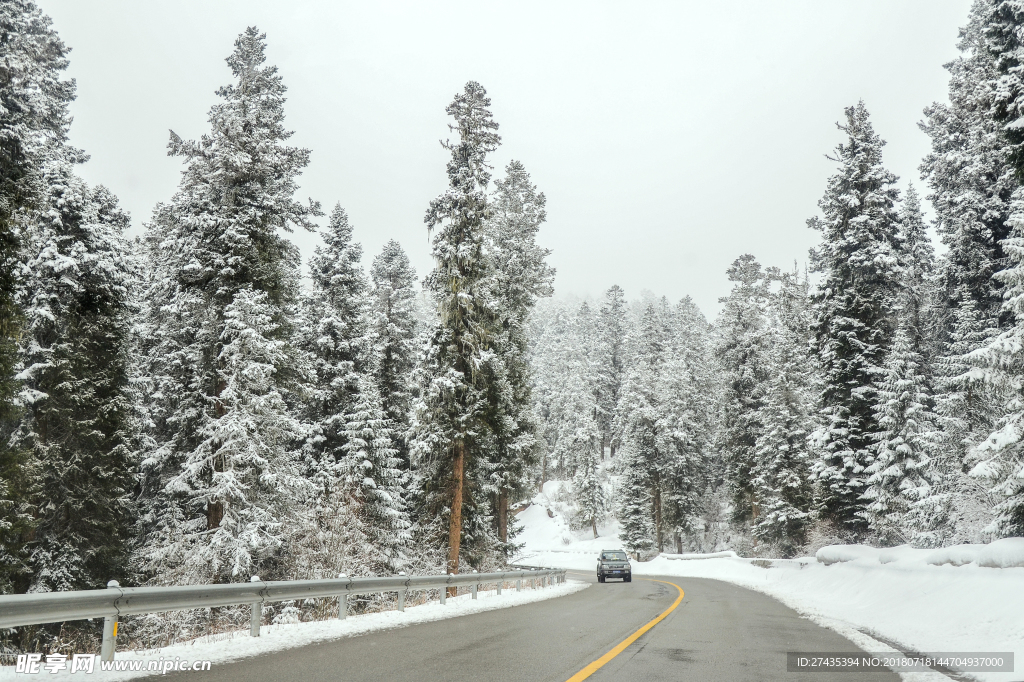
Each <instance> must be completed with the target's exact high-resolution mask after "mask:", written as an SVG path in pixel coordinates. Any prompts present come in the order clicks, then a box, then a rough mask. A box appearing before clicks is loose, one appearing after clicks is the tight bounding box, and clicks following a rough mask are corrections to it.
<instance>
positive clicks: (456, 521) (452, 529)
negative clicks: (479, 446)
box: [448, 440, 466, 597]
mask: <svg viewBox="0 0 1024 682" xmlns="http://www.w3.org/2000/svg"><path fill="white" fill-rule="evenodd" d="M465 463H466V444H465V442H464V441H461V440H460V441H457V442H456V443H455V461H454V462H453V465H452V483H453V488H454V490H453V491H452V493H453V494H452V514H451V519H450V520H449V523H448V572H449V573H452V574H455V573H458V572H459V545H460V543H461V542H462V485H463V481H462V474H463V469H464V467H465ZM457 589H458V588H456V587H449V588H448V596H449V597H454V596H456V593H457Z"/></svg>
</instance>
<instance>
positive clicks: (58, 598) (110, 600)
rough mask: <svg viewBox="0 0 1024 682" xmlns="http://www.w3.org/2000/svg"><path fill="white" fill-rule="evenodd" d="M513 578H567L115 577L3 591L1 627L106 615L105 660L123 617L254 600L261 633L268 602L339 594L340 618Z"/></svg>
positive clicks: (542, 573) (254, 622) (559, 574)
mask: <svg viewBox="0 0 1024 682" xmlns="http://www.w3.org/2000/svg"><path fill="white" fill-rule="evenodd" d="M512 580H515V581H516V590H517V591H518V590H522V589H523V582H524V581H526V580H529V581H531V583H533V585H532V586H533V587H536V586H537V585H536V583H537V581H540V586H541V587H544V586H545V585H551V584H552V583H553V581H557V582H560V583H562V582H565V571H564V570H562V569H553V568H552V569H535V570H526V571H506V572H503V573H459V574H454V575H452V574H449V575H417V576H405V575H397V576H391V577H386V578H376V577H373V578H350V577H348V576H345V575H341V576H339V577H338V578H335V579H333V580H280V581H264V580H260V579H259V576H253V577H252V580H251V581H250V582H248V583H229V584H226V585H183V586H179V587H121V586H120V585H119V584H118V583H117V581H116V580H111V581H110V582H109V583H107V589H105V590H80V591H75V592H36V593H32V594H10V595H0V628H14V627H20V626H24V625H42V624H43V623H60V622H63V621H67V620H84V619H86V618H103V619H104V622H103V645H102V648H101V649H100V656H101V659H102V660H104V661H109V660H112V659H113V658H114V650H115V646H116V639H117V622H118V618H119V617H120V616H128V615H138V614H142V613H159V612H162V611H181V610H185V609H201V608H210V607H215V606H234V605H236V604H252V616H251V618H250V629H249V634H251V635H252V636H253V637H259V636H260V621H261V618H262V606H263V604H265V603H268V602H279V601H288V600H292V599H318V598H320V599H322V598H333V597H336V598H338V618H344V617H345V616H346V615H347V613H348V597H349V595H360V594H379V593H382V592H397V593H398V610H399V611H405V596H406V593H407V592H408V591H409V590H430V589H440V590H441V597H440V602H441V604H444V603H445V600H446V598H447V592H448V590H447V588H449V587H465V586H469V587H470V588H471V589H472V594H473V599H476V596H477V590H478V589H479V587H480V586H481V585H484V584H492V583H493V584H496V585H497V587H498V594H501V588H502V585H503V584H504V583H505V582H510V581H512Z"/></svg>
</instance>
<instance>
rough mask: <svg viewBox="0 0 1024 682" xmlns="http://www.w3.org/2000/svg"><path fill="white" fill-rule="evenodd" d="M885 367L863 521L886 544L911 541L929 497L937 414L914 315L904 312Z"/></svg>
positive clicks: (867, 470) (932, 477)
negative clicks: (920, 509)
mask: <svg viewBox="0 0 1024 682" xmlns="http://www.w3.org/2000/svg"><path fill="white" fill-rule="evenodd" d="M903 314H904V315H905V319H906V323H904V324H901V325H900V327H899V329H898V330H897V332H896V337H895V339H894V340H893V346H892V349H891V351H890V353H889V357H888V358H887V360H886V363H885V374H884V378H883V380H882V381H881V386H880V390H879V393H878V397H879V401H878V404H877V406H876V408H875V409H876V412H877V419H878V425H879V427H880V429H881V430H880V431H879V433H878V436H877V439H878V442H877V445H876V446H875V447H876V449H875V460H874V461H873V462H872V463H871V465H870V466H868V468H867V469H866V473H867V474H869V475H870V476H869V477H868V480H867V483H868V487H867V489H866V491H865V493H864V497H865V499H867V500H869V501H870V503H869V504H868V506H867V510H866V512H867V514H866V516H867V518H868V520H869V522H870V524H871V528H872V530H873V531H874V532H875V533H877V534H878V537H879V539H880V540H881V541H882V542H884V543H887V544H890V545H897V544H905V543H907V542H908V541H910V540H911V539H913V528H914V526H915V525H916V524H915V523H914V518H913V517H914V516H915V512H916V511H917V509H916V505H918V504H919V503H920V502H921V501H923V500H925V499H926V498H927V497H928V496H929V495H930V493H931V487H932V483H933V479H934V473H933V470H932V467H931V466H930V454H931V452H932V449H933V443H934V437H935V416H934V414H933V413H932V410H931V402H932V397H931V394H930V390H929V385H928V380H927V377H926V376H925V375H924V373H923V364H924V363H923V361H922V359H921V354H920V353H919V352H918V351H917V349H916V348H915V344H914V338H913V336H914V334H913V332H912V331H911V330H909V329H908V326H909V323H910V320H911V319H912V315H911V312H910V311H906V312H904V313H903Z"/></svg>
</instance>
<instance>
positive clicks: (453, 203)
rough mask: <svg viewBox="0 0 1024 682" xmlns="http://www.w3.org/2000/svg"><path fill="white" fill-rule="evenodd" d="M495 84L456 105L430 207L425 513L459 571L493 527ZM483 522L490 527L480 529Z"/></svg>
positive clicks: (419, 434) (422, 449) (419, 433)
mask: <svg viewBox="0 0 1024 682" xmlns="http://www.w3.org/2000/svg"><path fill="white" fill-rule="evenodd" d="M489 107H490V99H488V97H487V92H486V91H485V90H484V88H483V87H482V86H481V85H480V84H479V83H476V82H473V81H470V82H469V83H467V84H466V86H465V89H464V91H463V92H462V93H459V94H457V95H456V96H455V99H454V100H453V101H452V103H451V104H450V105H448V108H447V112H448V114H449V115H450V116H452V117H453V118H454V119H455V123H454V124H450V126H449V127H450V129H451V130H452V131H453V132H456V133H458V136H459V137H458V140H456V141H455V142H450V141H449V142H445V143H443V146H444V147H445V149H447V150H448V151H450V152H451V160H450V161H449V162H448V181H449V187H448V190H447V191H446V192H445V193H444V194H442V195H441V196H439V197H438V198H436V199H434V200H433V201H431V203H430V207H429V209H428V210H427V215H426V219H425V222H426V224H427V227H428V228H430V229H432V230H435V229H436V233H435V234H434V236H433V241H432V244H433V256H434V262H435V268H434V271H433V272H432V273H431V274H430V276H429V277H428V278H427V281H426V285H427V288H428V289H429V290H430V292H431V293H432V295H433V297H434V302H435V304H436V305H437V312H438V321H437V323H436V324H435V326H434V329H433V330H432V331H431V333H430V337H429V340H428V345H427V349H426V352H425V358H424V367H423V373H424V386H423V389H422V391H423V393H422V397H421V399H420V401H419V405H418V407H417V413H418V416H417V422H418V423H417V424H416V426H415V430H416V435H415V438H416V449H417V453H416V456H417V457H418V459H419V460H420V462H421V463H422V465H421V469H422V473H421V475H422V480H423V485H424V489H425V490H424V493H425V495H424V502H425V505H426V509H425V510H424V512H425V514H426V515H427V516H428V517H430V518H433V519H435V520H437V521H439V522H441V523H443V524H445V525H447V543H446V544H447V547H448V570H449V571H451V572H458V569H459V559H460V556H461V550H462V544H463V542H462V541H463V533H464V530H465V529H466V528H471V529H472V530H473V534H472V535H471V536H470V537H472V538H475V539H477V540H479V541H481V542H483V541H484V540H485V537H486V529H485V526H484V523H483V522H482V519H481V518H480V517H481V515H480V514H478V507H479V506H481V505H482V503H484V502H485V500H481V499H478V498H477V496H476V494H475V493H476V491H475V488H476V487H477V486H476V484H477V482H478V481H479V479H480V476H479V474H480V470H481V468H482V465H483V464H484V461H483V457H482V454H483V453H482V452H481V449H482V447H483V445H484V443H483V442H481V441H482V436H485V435H486V428H487V424H486V421H485V414H484V412H485V410H486V396H485V394H484V390H483V389H484V386H483V385H482V384H483V376H482V375H483V370H484V369H485V365H488V364H489V363H492V362H493V361H494V354H493V352H492V351H491V350H490V344H491V341H492V337H493V324H494V317H495V311H494V305H493V301H491V300H488V297H487V294H488V286H487V285H488V281H487V279H488V276H489V263H488V260H487V257H486V253H485V250H484V249H485V228H484V221H485V220H486V219H487V218H488V216H489V211H490V208H489V204H488V196H487V191H486V190H487V184H488V183H489V182H490V166H488V165H487V155H488V154H489V153H491V152H493V151H494V150H495V149H497V147H498V144H499V143H500V141H501V138H500V137H499V136H498V134H497V133H496V132H495V131H496V130H497V128H498V124H497V123H496V122H495V121H494V119H493V118H492V116H491V112H490V108H489ZM478 529H480V530H481V532H483V533H484V536H483V537H481V536H480V535H478V534H477V533H476V531H477V530H478Z"/></svg>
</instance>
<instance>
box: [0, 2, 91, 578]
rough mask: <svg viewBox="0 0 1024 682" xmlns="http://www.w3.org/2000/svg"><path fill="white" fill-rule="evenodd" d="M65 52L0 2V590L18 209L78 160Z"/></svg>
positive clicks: (33, 19) (6, 558)
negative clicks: (54, 165)
mask: <svg viewBox="0 0 1024 682" xmlns="http://www.w3.org/2000/svg"><path fill="white" fill-rule="evenodd" d="M68 51H69V50H68V48H67V47H66V46H65V45H64V43H63V42H61V40H60V38H59V37H58V36H57V32H56V31H54V30H53V28H52V26H51V21H50V18H49V17H47V16H46V15H44V14H43V13H42V11H41V10H40V9H39V8H38V6H36V4H35V3H34V2H31V1H30V0H12V1H11V2H4V3H3V4H2V5H0V54H2V55H3V59H2V60H0V593H3V592H7V591H10V590H12V589H14V588H15V585H14V583H13V582H12V581H16V582H17V589H23V588H24V587H26V586H27V582H26V580H27V577H28V566H27V564H26V563H25V561H24V559H25V553H24V551H23V550H24V541H25V539H26V538H27V537H28V532H29V529H28V527H29V525H30V522H31V517H30V515H29V514H28V513H27V509H26V507H25V504H26V500H25V493H26V491H27V489H28V484H27V481H26V480H25V462H26V455H27V453H26V452H25V451H24V450H22V449H20V448H18V447H16V443H17V442H18V441H17V440H14V441H12V439H11V436H12V434H13V432H14V430H15V429H16V428H17V424H18V421H19V417H20V410H19V408H18V406H17V402H16V395H17V393H18V390H19V382H18V381H17V380H16V379H15V376H14V375H15V372H16V369H15V366H16V364H17V361H18V339H19V336H20V334H21V330H22V324H23V322H24V320H23V318H22V314H21V313H22V311H21V309H20V306H19V304H18V300H17V298H18V288H19V273H20V269H21V263H22V255H23V249H22V239H21V235H20V230H19V227H18V226H17V224H16V222H17V220H18V212H19V211H20V210H21V209H23V208H26V207H35V208H36V209H39V208H40V207H42V206H43V205H45V204H46V201H47V199H48V196H47V195H48V193H47V190H46V185H45V181H44V180H43V178H42V173H43V169H44V168H46V167H47V166H49V165H51V162H52V161H54V160H66V161H75V160H84V158H85V156H84V155H83V154H81V152H78V151H77V150H75V149H73V148H72V147H70V146H69V145H68V144H67V134H68V128H69V126H70V124H71V116H70V114H69V112H68V105H69V104H70V103H71V101H72V100H74V98H75V82H74V80H62V78H61V76H62V73H63V71H64V69H66V68H67V66H68V58H67V55H68Z"/></svg>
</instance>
